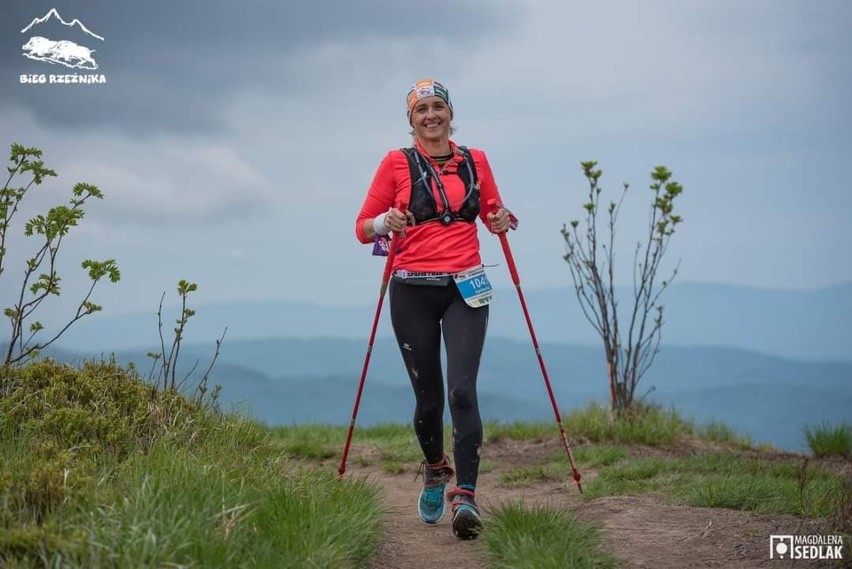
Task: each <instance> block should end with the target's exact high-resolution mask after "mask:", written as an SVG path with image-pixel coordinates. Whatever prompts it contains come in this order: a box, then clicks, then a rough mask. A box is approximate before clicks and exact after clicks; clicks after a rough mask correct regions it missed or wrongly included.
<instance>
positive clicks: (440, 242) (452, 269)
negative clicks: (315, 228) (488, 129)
mask: <svg viewBox="0 0 852 569" xmlns="http://www.w3.org/2000/svg"><path fill="white" fill-rule="evenodd" d="M416 146H417V149H418V150H419V151H420V153H421V154H422V155H423V156H424V157H425V158H426V159H427V160H430V161H431V164H432V169H433V171H434V172H435V173H436V174H437V175H438V176H439V177H440V178H441V182H442V183H443V185H444V192H445V193H446V195H447V198H448V199H449V201H450V206H451V209H452V210H453V211H457V210H458V209H459V208H460V207H461V204H462V202H463V201H464V197H465V194H466V193H467V188H466V187H465V184H464V181H463V180H462V179H461V177H460V176H459V175H458V167H459V165H460V164H461V162H462V159H463V157H462V155H461V153H460V152H457V151H456V149H457V148H458V146H457V145H456V144H455V143H454V142H452V141H450V147H451V148H452V149H453V151H454V153H453V157H452V158H451V159H450V160H449V161H448V162H446V163H444V165H443V166H438V164H437V163H436V162H435V161H434V160H433V159H432V158H431V157H429V154H428V153H427V152H425V151H424V150H423V148H422V147H421V146H420V145H419V144H416ZM470 154H471V157H472V158H473V162H474V165H475V168H476V174H477V177H478V179H479V191H480V194H479V197H480V211H479V218H480V219H481V220H482V222H483V223H484V224H485V226H486V227H489V228H490V223H489V221H488V218H487V215H488V213H489V209H488V205H487V204H488V201H489V200H491V199H495V200H497V202H498V203H502V200H501V199H500V193H499V192H498V191H497V184H496V183H495V182H494V174H493V173H492V172H491V166H490V165H489V164H488V159H487V158H486V157H485V153H484V152H483V151H481V150H477V149H475V148H471V149H470ZM430 181H431V180H430ZM432 194H433V195H434V197H435V203H436V204H438V209H439V211H440V209H441V205H440V204H441V198H440V194H439V193H438V190H437V187H436V185H435V182H434V181H432ZM410 196H411V175H410V171H409V166H408V158H406V156H405V154H404V153H403V152H402V151H401V150H392V151H390V152H388V154H387V156H385V157H384V159H383V160H382V162H381V164H379V168H378V170H377V171H376V175H375V176H374V178H373V183H372V184H371V185H370V190H369V192H367V197H366V199H365V200H364V205H363V206H361V211H360V212H359V213H358V218H357V219H356V220H355V235H356V236H357V237H358V240H359V241H361V242H362V243H372V242H373V240H372V239H370V238H368V237H367V235H366V234H365V233H364V229H363V227H362V225H363V223H364V220H365V219H372V218H374V217H376V216H377V215H379V214H381V213H384V212H386V211H387V210H388V209H389V208H390V207H400V205H401V204H406V203H409V201H410ZM400 243H401V247H400V248H399V249H397V253H396V257H395V258H394V266H393V269H394V270H396V269H405V270H408V271H417V272H447V273H456V272H460V271H463V270H465V269H469V268H471V267H474V266H478V265H481V264H482V260H481V258H480V256H479V237H478V235H477V227H476V224H475V223H469V222H465V221H459V220H456V221H454V222H453V223H451V224H449V225H443V224H442V223H441V222H440V221H430V222H427V223H422V224H419V225H416V226H414V227H411V226H408V227H406V229H405V237H404V238H403V239H402V240H401V242H400Z"/></svg>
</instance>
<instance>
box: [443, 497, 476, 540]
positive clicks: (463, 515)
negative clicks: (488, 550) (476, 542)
mask: <svg viewBox="0 0 852 569" xmlns="http://www.w3.org/2000/svg"><path fill="white" fill-rule="evenodd" d="M473 497H474V492H473V491H472V490H466V489H464V488H456V489H455V490H451V491H450V492H449V493H448V494H447V500H449V501H450V504H452V508H453V533H454V534H455V536H456V537H457V538H459V539H474V538H476V537H478V536H479V533H480V532H481V531H482V517H481V516H480V515H479V508H478V507H477V506H476V501H475V500H474V499H473Z"/></svg>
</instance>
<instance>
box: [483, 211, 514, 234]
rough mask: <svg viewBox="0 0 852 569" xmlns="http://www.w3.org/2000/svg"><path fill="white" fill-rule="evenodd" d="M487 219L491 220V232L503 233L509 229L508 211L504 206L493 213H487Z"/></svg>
mask: <svg viewBox="0 0 852 569" xmlns="http://www.w3.org/2000/svg"><path fill="white" fill-rule="evenodd" d="M488 221H489V222H491V233H505V232H507V231H509V211H508V210H507V209H505V208H502V207H501V208H500V209H498V210H497V211H496V212H494V213H489V214H488Z"/></svg>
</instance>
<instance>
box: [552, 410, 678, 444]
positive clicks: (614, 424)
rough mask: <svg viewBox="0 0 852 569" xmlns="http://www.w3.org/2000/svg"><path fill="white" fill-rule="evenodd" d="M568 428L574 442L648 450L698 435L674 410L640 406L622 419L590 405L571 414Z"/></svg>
mask: <svg viewBox="0 0 852 569" xmlns="http://www.w3.org/2000/svg"><path fill="white" fill-rule="evenodd" d="M565 428H566V430H567V431H568V433H569V437H573V438H579V437H584V438H586V439H588V440H590V441H592V442H597V443H618V444H644V445H649V446H664V445H670V444H673V443H675V442H677V441H678V439H680V438H681V437H683V436H688V435H692V434H694V432H695V429H694V427H693V425H692V423H691V422H689V421H686V420H684V419H682V418H681V417H680V415H679V414H678V413H677V411H675V410H674V409H670V410H665V409H663V408H661V407H658V406H655V405H639V404H637V405H636V406H635V407H634V408H633V409H631V410H629V411H627V412H625V413H623V414H622V415H620V416H615V415H614V414H613V413H611V412H610V410H609V409H607V408H605V407H603V406H601V405H599V404H591V405H589V406H587V407H585V408H583V409H579V410H576V411H572V412H571V413H570V414H568V416H567V418H566V419H565Z"/></svg>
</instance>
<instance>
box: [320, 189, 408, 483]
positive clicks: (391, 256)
mask: <svg viewBox="0 0 852 569" xmlns="http://www.w3.org/2000/svg"><path fill="white" fill-rule="evenodd" d="M399 209H401V210H402V211H406V210H407V209H408V204H405V205H403V206H402V207H400V208H399ZM398 240H399V232H394V234H393V239H391V241H390V249H389V251H388V259H387V261H385V272H384V273H383V274H382V286H381V288H380V289H379V304H378V306H376V316H375V317H374V318H373V329H372V331H371V332H370V342H369V344H367V354H366V355H365V356H364V367H363V368H362V369H361V380H360V382H359V383H358V394H357V395H356V396H355V406H354V407H353V408H352V419H351V420H350V421H349V432H348V433H347V434H346V445H345V446H344V447H343V458H341V459H340V466H338V467H337V477H338V479H339V480H343V473H344V472H346V459H347V457H348V456H349V445H350V444H351V443H352V433H353V432H354V431H355V419H356V418H357V417H358V407H359V406H360V405H361V394H362V393H363V392H364V380H365V379H366V378H367V367H368V366H369V365H370V354H371V353H372V352H373V342H374V341H375V339H376V328H378V326H379V316H381V314H382V305H383V304H384V302H385V291H387V289H388V283H389V282H390V274H391V269H393V260H394V257H396V247H397V244H398V243H399V241H398Z"/></svg>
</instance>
